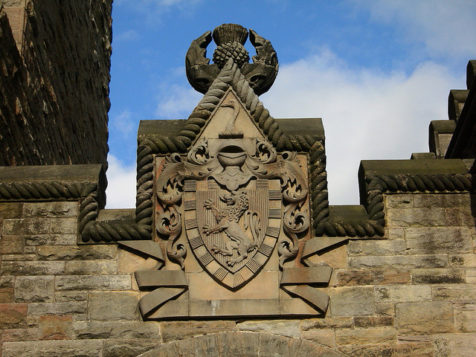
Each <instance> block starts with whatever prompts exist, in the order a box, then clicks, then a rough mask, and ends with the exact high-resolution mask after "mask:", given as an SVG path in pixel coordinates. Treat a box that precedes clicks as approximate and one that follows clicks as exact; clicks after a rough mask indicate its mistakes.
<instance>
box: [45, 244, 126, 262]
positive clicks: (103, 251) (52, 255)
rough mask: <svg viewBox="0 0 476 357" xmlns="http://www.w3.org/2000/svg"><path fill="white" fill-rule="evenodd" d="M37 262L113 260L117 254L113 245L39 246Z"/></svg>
mask: <svg viewBox="0 0 476 357" xmlns="http://www.w3.org/2000/svg"><path fill="white" fill-rule="evenodd" d="M37 253H38V258H39V260H74V259H82V260H93V259H114V258H115V257H116V254H117V246H115V245H86V246H46V245H45V246H40V247H38V249H37Z"/></svg>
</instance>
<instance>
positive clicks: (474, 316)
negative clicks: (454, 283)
mask: <svg viewBox="0 0 476 357" xmlns="http://www.w3.org/2000/svg"><path fill="white" fill-rule="evenodd" d="M455 322H456V329H457V330H458V331H461V332H476V304H474V303H473V304H471V303H469V304H464V303H463V304H456V306H455Z"/></svg>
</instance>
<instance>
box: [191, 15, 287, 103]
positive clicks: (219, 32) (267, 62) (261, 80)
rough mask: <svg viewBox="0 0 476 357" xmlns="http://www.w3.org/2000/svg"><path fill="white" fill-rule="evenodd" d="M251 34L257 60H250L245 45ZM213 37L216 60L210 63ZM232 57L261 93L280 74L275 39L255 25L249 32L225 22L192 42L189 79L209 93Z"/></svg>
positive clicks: (199, 88) (256, 90) (250, 82)
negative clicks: (261, 34) (265, 37)
mask: <svg viewBox="0 0 476 357" xmlns="http://www.w3.org/2000/svg"><path fill="white" fill-rule="evenodd" d="M248 34H249V36H250V41H251V44H252V45H253V46H254V48H255V49H256V56H253V63H249V60H250V55H249V53H248V51H247V50H246V49H245V47H244V46H243V45H244V44H245V42H246V40H247V38H248ZM212 38H213V40H214V41H215V43H216V45H217V48H216V50H215V51H214V53H213V63H212V64H210V59H208V58H207V57H206V53H207V47H208V45H209V44H210V42H211V41H212ZM230 59H232V60H233V61H234V62H235V63H236V64H237V66H238V67H239V68H240V71H241V73H243V75H244V76H245V78H246V79H247V80H248V82H249V84H250V86H251V88H253V90H254V91H255V93H256V94H257V95H260V94H263V93H265V92H266V91H268V89H269V88H270V87H271V86H272V85H273V83H274V80H275V79H276V75H277V74H278V57H277V55H276V51H275V50H274V48H273V46H272V45H271V42H269V41H268V40H266V39H264V38H263V37H261V36H259V35H258V34H257V33H256V32H255V31H253V30H251V29H250V30H249V32H248V30H247V29H246V28H244V27H243V26H240V25H236V24H223V25H220V26H218V27H217V28H215V29H214V30H213V35H212V33H211V32H210V31H207V32H205V33H204V34H203V35H202V36H200V37H199V38H197V39H195V40H194V41H193V42H192V44H191V45H190V48H189V49H188V52H187V55H186V58H185V67H186V72H187V78H188V81H189V82H190V84H191V85H192V87H193V88H195V89H196V90H197V91H199V92H201V93H206V91H207V90H208V88H209V87H210V85H211V84H212V82H213V80H215V78H216V77H217V76H218V73H219V72H220V70H221V69H222V68H223V67H224V66H225V64H226V63H227V61H228V60H230Z"/></svg>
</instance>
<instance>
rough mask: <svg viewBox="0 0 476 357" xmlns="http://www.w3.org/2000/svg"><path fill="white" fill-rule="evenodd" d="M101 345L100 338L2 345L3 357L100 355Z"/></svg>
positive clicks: (84, 356)
mask: <svg viewBox="0 0 476 357" xmlns="http://www.w3.org/2000/svg"><path fill="white" fill-rule="evenodd" d="M102 346H103V341H101V340H89V341H84V340H80V341H75V340H58V341H54V340H52V341H27V342H6V343H5V344H4V345H3V357H18V356H22V357H37V356H48V357H56V356H57V357H60V356H82V357H97V356H100V355H101V351H102Z"/></svg>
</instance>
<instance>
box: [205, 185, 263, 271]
mask: <svg viewBox="0 0 476 357" xmlns="http://www.w3.org/2000/svg"><path fill="white" fill-rule="evenodd" d="M220 199H221V200H222V201H224V202H225V203H226V205H227V208H225V209H221V210H220V209H218V208H217V207H216V206H215V205H214V204H213V201H212V200H210V199H208V200H206V201H205V202H204V204H203V206H204V207H205V208H206V209H207V210H211V211H212V212H213V215H214V217H215V220H216V222H217V224H216V225H215V226H213V227H209V226H206V225H205V226H204V227H203V232H204V233H205V234H206V235H207V236H208V235H210V234H212V233H219V232H224V233H225V234H226V235H227V237H228V238H229V239H230V240H228V241H226V243H225V248H219V247H218V246H214V247H212V249H211V250H212V252H213V253H214V254H221V255H223V256H228V257H230V258H229V259H227V261H226V263H227V264H228V266H230V267H232V266H234V265H235V264H236V263H239V262H241V261H243V260H244V259H246V258H247V257H248V253H251V252H252V251H253V250H255V249H256V247H257V242H256V241H255V239H253V240H251V239H250V238H249V237H248V236H247V235H246V233H245V231H244V230H243V229H242V228H241V226H240V224H239V222H240V218H241V217H242V216H243V214H244V213H245V212H246V211H247V210H248V208H249V201H248V197H247V195H246V193H245V192H241V193H240V194H239V195H238V197H236V196H235V195H230V194H225V195H223V196H221V197H220ZM252 232H255V230H254V229H252ZM253 238H255V235H254V234H253ZM234 250H236V252H237V253H238V256H237V257H235V258H232V256H233V251H234Z"/></svg>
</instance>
